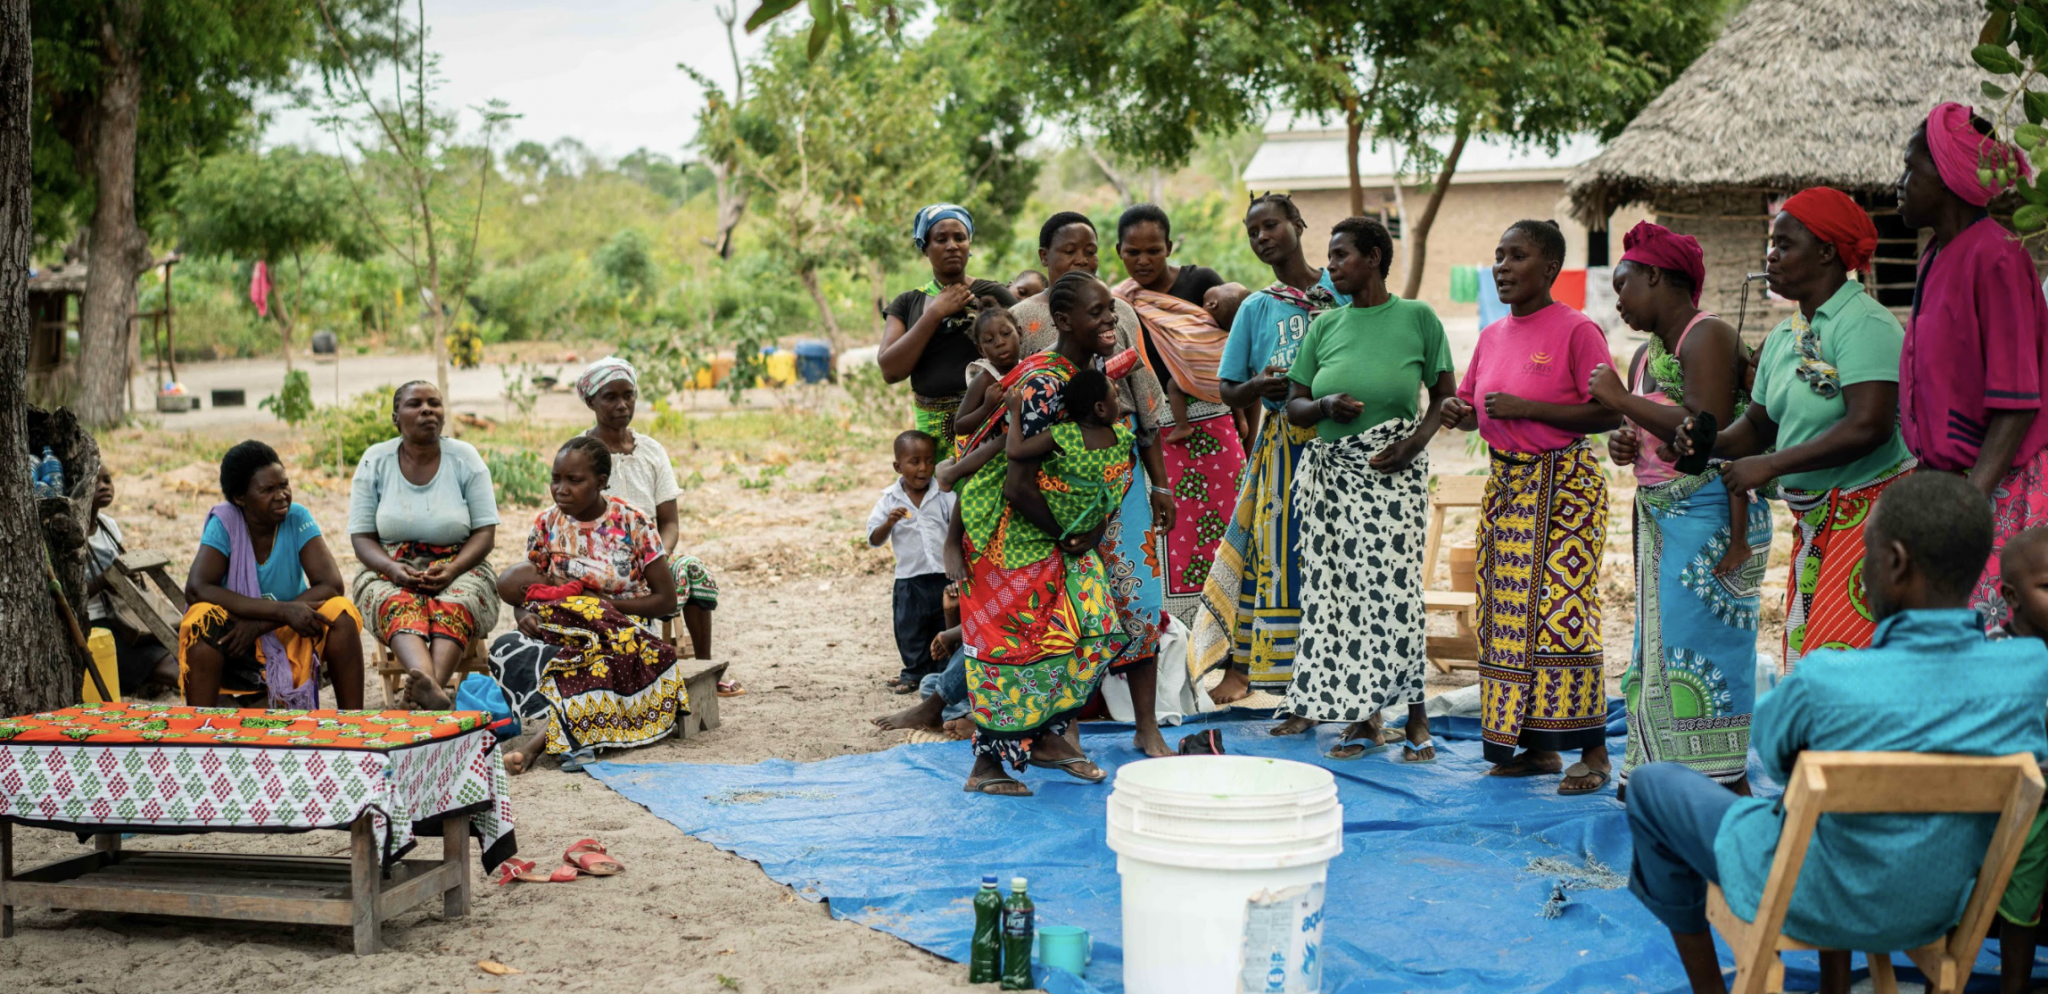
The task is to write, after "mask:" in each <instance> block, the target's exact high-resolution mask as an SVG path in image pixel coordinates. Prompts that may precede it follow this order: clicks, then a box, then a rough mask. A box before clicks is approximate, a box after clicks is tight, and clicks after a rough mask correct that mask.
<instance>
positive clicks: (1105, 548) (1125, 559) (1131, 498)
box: [1099, 414, 1166, 672]
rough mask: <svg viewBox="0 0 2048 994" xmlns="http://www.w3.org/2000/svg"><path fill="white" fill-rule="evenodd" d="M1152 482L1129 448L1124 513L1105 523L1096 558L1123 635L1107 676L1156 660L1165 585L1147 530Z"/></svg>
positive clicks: (1129, 424) (1134, 448) (1126, 423)
mask: <svg viewBox="0 0 2048 994" xmlns="http://www.w3.org/2000/svg"><path fill="white" fill-rule="evenodd" d="M1136 424H1137V420H1136V419H1135V418H1133V417H1132V416H1131V415H1128V414H1127V415H1124V420H1123V427H1125V428H1129V429H1131V430H1132V432H1133V434H1134V435H1135V433H1136V428H1135V425H1136ZM1150 483H1151V477H1150V476H1148V475H1147V474H1146V472H1145V461H1144V460H1143V459H1141V458H1139V446H1138V444H1137V443H1136V442H1135V441H1134V442H1132V443H1131V486H1130V489H1129V490H1128V491H1126V492H1125V494H1124V499H1123V508H1122V509H1121V510H1119V511H1118V512H1117V513H1116V514H1115V515H1114V516H1113V517H1111V518H1110V519H1109V530H1108V531H1106V532H1104V533H1103V536H1102V545H1101V547H1100V550H1099V551H1100V552H1101V555H1102V568H1103V569H1104V570H1106V571H1108V575H1109V594H1110V599H1111V601H1112V603H1113V604H1114V605H1115V607H1116V622H1117V627H1118V628H1120V629H1122V630H1123V645H1122V649H1121V651H1120V652H1119V653H1118V654H1117V656H1116V658H1115V659H1114V660H1113V661H1112V662H1111V663H1110V669H1111V671H1113V672H1114V671H1121V670H1124V669H1128V668H1130V667H1132V666H1138V665H1141V664H1144V663H1149V662H1152V661H1153V660H1154V659H1156V658H1157V657H1158V655H1159V636H1160V635H1161V634H1163V633H1164V632H1165V631H1166V583H1165V579H1166V578H1165V576H1164V573H1165V571H1164V569H1163V568H1162V565H1161V563H1160V560H1159V551H1158V549H1159V544H1158V542H1157V541H1156V538H1157V536H1156V535H1155V533H1154V531H1153V528H1152V498H1151V495H1150V493H1148V492H1147V487H1148V485H1149V484H1150Z"/></svg>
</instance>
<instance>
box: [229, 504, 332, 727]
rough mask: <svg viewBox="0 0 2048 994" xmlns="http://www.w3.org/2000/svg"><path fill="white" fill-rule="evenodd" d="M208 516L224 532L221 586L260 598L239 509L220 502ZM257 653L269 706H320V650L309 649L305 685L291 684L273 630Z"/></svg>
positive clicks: (251, 550) (253, 554) (288, 661)
mask: <svg viewBox="0 0 2048 994" xmlns="http://www.w3.org/2000/svg"><path fill="white" fill-rule="evenodd" d="M209 516H211V517H215V518H219V519H220V523H221V526H222V527H223V528H225V529H227V533H228V549H229V550H230V551H229V552H228V575H227V577H226V578H225V579H223V580H222V581H221V586H224V587H226V588H228V589H229V590H232V591H234V592H235V593H238V594H241V595H242V596H244V597H252V598H255V599H257V600H261V599H263V584H262V581H261V580H260V579H259V578H258V576H257V573H256V543H255V542H252V541H250V539H249V521H248V519H246V518H244V517H242V509H241V508H239V507H236V506H235V505H233V504H231V503H229V502H226V501H222V502H221V503H219V504H215V505H213V510H212V511H211V512H210V515H209ZM256 646H257V652H258V654H260V655H261V656H262V657H263V684H264V686H265V687H267V688H269V690H270V699H271V701H272V702H273V703H278V704H282V705H284V706H285V707H287V708H295V709H302V710H311V709H313V708H317V707H319V706H320V651H319V650H318V649H315V650H313V671H312V672H311V673H310V674H308V675H307V677H306V682H305V683H302V684H299V685H297V686H293V685H292V661H291V657H289V656H288V655H286V654H285V649H284V641H283V640H282V639H279V638H278V637H277V633H276V632H275V631H269V632H264V633H263V637H262V638H259V639H257V640H256Z"/></svg>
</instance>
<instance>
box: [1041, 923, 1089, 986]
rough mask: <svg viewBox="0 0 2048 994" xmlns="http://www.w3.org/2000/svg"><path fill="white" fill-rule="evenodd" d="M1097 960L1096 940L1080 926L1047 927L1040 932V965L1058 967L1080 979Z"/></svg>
mask: <svg viewBox="0 0 2048 994" xmlns="http://www.w3.org/2000/svg"><path fill="white" fill-rule="evenodd" d="M1094 960H1095V940H1093V939H1091V938H1089V937H1088V930H1087V929H1085V928H1082V927H1080V926H1078V925H1047V926H1045V927H1044V928H1041V929H1039V930H1038V964H1039V965H1040V966H1046V967H1058V968H1060V969H1062V970H1065V971H1067V972H1068V973H1071V974H1073V975H1074V976H1076V977H1078V976H1080V975H1081V974H1082V973H1084V972H1085V971H1086V970H1087V969H1088V964H1089V963H1092V962H1094Z"/></svg>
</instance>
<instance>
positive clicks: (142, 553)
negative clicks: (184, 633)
mask: <svg viewBox="0 0 2048 994" xmlns="http://www.w3.org/2000/svg"><path fill="white" fill-rule="evenodd" d="M170 563H171V559H170V557H169V556H166V555H164V554H163V553H161V552H153V551H148V550H143V549H137V550H136V551H134V552H124V553H121V554H120V555H119V556H117V557H115V558H114V565H113V568H111V569H109V570H107V572H106V580H107V592H108V593H110V594H113V595H114V599H115V600H117V601H119V602H120V603H121V606H122V607H123V608H125V609H127V612H128V613H129V614H130V615H132V616H134V617H136V618H140V619H142V623H143V624H144V625H146V626H147V627H148V628H149V634H151V635H153V636H155V637H156V640H157V641H158V642H159V643H162V645H163V647H164V648H165V649H168V650H170V651H172V652H177V651H178V622H180V621H182V620H184V617H185V610H186V605H185V588H184V587H181V586H179V585H177V584H175V583H172V582H171V574H170V571H169V567H170ZM145 582H148V583H154V584H156V589H157V591H158V592H159V593H162V594H163V599H164V600H165V601H169V602H170V604H171V606H172V607H173V608H175V609H177V613H176V614H171V613H169V612H168V611H166V610H165V609H164V605H163V603H162V602H161V601H155V600H151V599H150V597H149V596H148V595H147V594H145V593H143V590H144V589H145V588H144V587H143V584H144V583H145Z"/></svg>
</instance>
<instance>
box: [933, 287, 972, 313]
mask: <svg viewBox="0 0 2048 994" xmlns="http://www.w3.org/2000/svg"><path fill="white" fill-rule="evenodd" d="M973 302H974V291H973V290H970V289H968V288H967V284H965V283H955V284H953V285H951V286H949V287H947V288H945V289H944V290H940V291H939V295H938V297H937V298H936V299H934V300H933V301H932V302H931V303H930V304H929V305H927V309H928V310H930V311H931V312H932V313H934V314H937V315H938V316H940V317H942V318H949V317H952V316H953V315H955V314H958V313H960V312H961V311H963V310H966V309H967V305H968V304H970V303H973Z"/></svg>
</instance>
